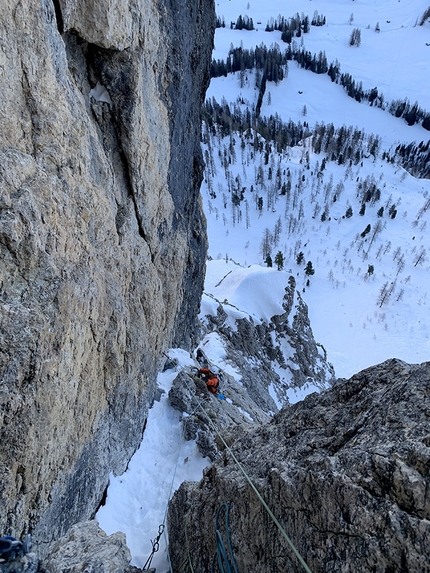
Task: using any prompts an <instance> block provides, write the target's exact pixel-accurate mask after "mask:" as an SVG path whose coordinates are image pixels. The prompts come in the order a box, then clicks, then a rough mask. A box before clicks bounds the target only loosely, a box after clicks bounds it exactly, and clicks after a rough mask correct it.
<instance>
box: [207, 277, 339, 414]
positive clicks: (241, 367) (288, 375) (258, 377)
mask: <svg viewBox="0 0 430 573" xmlns="http://www.w3.org/2000/svg"><path fill="white" fill-rule="evenodd" d="M282 306H283V309H284V311H285V312H283V313H282V314H279V315H274V316H272V317H271V319H270V321H268V322H266V321H262V322H256V321H255V320H254V319H253V318H252V317H251V316H249V317H244V318H240V319H235V328H234V329H232V328H231V327H230V326H229V322H230V321H231V318H230V319H229V320H227V319H228V311H229V310H231V305H230V304H229V303H227V301H223V302H221V301H218V308H217V314H216V315H215V316H214V315H208V316H206V317H205V318H204V321H203V323H204V327H205V332H206V333H209V332H213V331H216V332H217V333H218V335H219V336H220V337H221V338H222V340H223V344H224V346H225V348H226V354H227V356H228V360H229V362H230V363H231V364H232V366H234V368H235V369H236V370H237V371H238V372H239V373H240V375H241V378H242V382H243V384H244V386H245V388H246V390H247V392H248V393H249V395H250V397H251V398H252V399H253V400H254V402H256V403H257V404H259V406H260V407H261V408H263V409H264V410H265V411H266V412H272V413H273V412H275V411H276V410H277V409H278V407H277V405H276V404H275V402H274V401H273V399H272V397H271V395H270V393H269V387H270V386H271V387H272V391H274V392H275V393H276V395H277V399H278V400H277V401H278V402H280V403H281V404H283V403H286V402H288V398H287V390H288V388H301V387H302V386H304V385H305V384H312V385H313V386H316V387H317V388H319V389H324V388H327V387H328V386H329V385H330V383H331V382H332V381H333V380H334V369H333V366H332V365H331V364H330V363H329V362H328V360H327V354H326V352H325V349H324V348H323V346H322V345H321V344H318V343H317V342H316V341H315V338H314V335H313V332H312V328H311V325H310V321H309V317H308V309H307V306H306V304H305V303H304V301H303V299H302V297H301V295H300V293H299V292H298V291H297V290H296V282H295V279H294V277H292V276H290V277H289V278H288V284H287V286H286V287H285V294H284V299H283V303H282ZM274 364H275V365H276V366H277V367H278V368H277V372H281V373H282V372H285V375H283V376H282V377H281V376H280V375H279V374H278V373H277V372H275V371H274Z"/></svg>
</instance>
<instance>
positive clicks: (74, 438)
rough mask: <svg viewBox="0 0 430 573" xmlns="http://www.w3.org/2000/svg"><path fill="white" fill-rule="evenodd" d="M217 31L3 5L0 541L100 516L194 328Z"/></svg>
mask: <svg viewBox="0 0 430 573" xmlns="http://www.w3.org/2000/svg"><path fill="white" fill-rule="evenodd" d="M213 23H214V10H213V5H212V2H211V0H181V1H179V0H160V1H159V2H156V1H152V0H140V1H138V0H85V1H84V0H54V1H52V0H37V1H34V0H2V1H1V11H0V125H1V129H0V289H1V290H0V531H1V532H5V533H9V534H12V535H15V536H16V537H20V536H21V535H22V534H23V533H24V532H27V531H30V532H32V533H33V535H34V538H35V541H36V542H37V543H38V544H39V546H41V544H43V543H45V542H49V541H50V540H52V539H55V538H58V536H60V535H61V534H63V533H64V532H65V531H67V529H68V528H69V527H70V525H71V524H73V523H74V522H76V521H78V520H81V519H86V518H88V517H91V516H92V515H93V513H94V511H95V508H96V506H97V504H98V502H99V501H100V498H101V496H102V494H103V491H104V489H105V487H106V485H107V481H108V476H109V472H111V471H114V472H121V471H123V470H124V469H125V467H126V464H127V461H128V459H129V457H130V455H131V454H132V452H133V451H134V450H135V448H136V447H137V445H138V443H139V441H140V438H141V435H142V431H143V427H144V423H145V419H146V415H147V409H148V405H149V404H150V402H151V400H152V397H153V390H154V378H155V373H156V370H157V367H158V360H159V357H160V354H161V353H162V351H163V350H165V349H166V347H167V345H169V344H172V343H174V344H179V343H181V344H182V345H183V346H184V345H185V346H186V345H187V344H188V345H190V344H191V342H192V341H193V340H192V339H193V337H194V336H195V334H196V314H197V312H198V309H199V302H200V296H201V291H202V284H203V273H204V260H205V256H206V237H205V221H204V216H203V214H202V210H201V204H200V199H199V185H200V182H201V173H202V161H201V152H200V141H199V133H200V119H199V114H200V105H201V102H202V98H203V96H204V92H205V89H206V87H207V84H208V81H209V75H208V65H209V61H210V54H211V49H212V41H213V40H212V38H213ZM184 293H186V296H184Z"/></svg>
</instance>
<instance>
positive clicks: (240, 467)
mask: <svg viewBox="0 0 430 573" xmlns="http://www.w3.org/2000/svg"><path fill="white" fill-rule="evenodd" d="M185 385H186V386H187V388H188V390H189V391H190V392H192V390H191V389H190V387H189V386H188V384H187V383H186V382H185ZM198 405H199V407H200V409H201V410H202V412H203V414H204V415H205V416H206V418H207V420H208V422H209V425H210V426H211V427H212V429H213V430H214V431H215V433H216V434H217V436H218V437H219V438H220V440H221V442H222V443H223V444H224V447H225V448H226V450H227V451H228V452H229V454H230V455H231V457H232V458H233V460H234V462H235V463H236V465H237V466H238V468H239V469H240V471H241V472H242V474H243V475H244V477H245V479H246V481H247V482H248V483H249V485H250V486H251V488H252V490H253V491H254V493H255V495H256V496H257V498H258V499H259V501H260V502H261V504H262V505H263V507H264V509H265V510H266V511H267V513H268V514H269V516H270V518H271V519H272V521H273V522H274V524H275V525H276V527H277V528H278V529H279V531H280V533H281V535H282V536H283V537H284V539H285V540H286V542H287V543H288V545H289V546H290V548H291V550H292V551H293V553H294V555H295V556H296V557H297V559H298V560H299V562H300V564H301V565H302V567H303V569H304V570H305V571H306V573H312V571H311V570H310V568H309V567H308V565H307V563H306V561H305V560H304V559H303V557H302V556H301V555H300V553H299V551H298V549H297V548H296V546H295V545H294V543H293V542H292V540H291V539H290V537H289V536H288V535H287V532H286V531H285V529H284V528H283V526H282V525H281V523H280V522H279V520H278V519H277V518H276V516H275V515H274V513H273V511H272V510H271V509H270V507H269V506H268V505H267V503H266V502H265V501H264V499H263V497H262V495H261V494H260V492H259V491H258V489H257V488H256V486H255V485H254V483H253V481H252V480H251V478H250V477H249V475H248V474H247V473H246V471H245V469H244V468H243V466H242V464H241V463H240V462H239V460H238V459H237V458H236V456H235V455H234V453H233V451H232V450H231V448H230V446H229V445H228V444H227V442H226V441H225V440H224V438H223V437H222V435H221V433H220V431H219V430H218V428H217V426H216V424H215V423H214V421H213V420H212V419H211V418H210V417H209V415H208V414H207V412H206V410H205V409H204V408H203V406H202V402H201V401H200V400H198ZM189 559H190V558H189ZM190 562H191V561H190Z"/></svg>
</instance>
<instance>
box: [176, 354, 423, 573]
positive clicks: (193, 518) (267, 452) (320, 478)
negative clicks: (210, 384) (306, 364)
mask: <svg viewBox="0 0 430 573" xmlns="http://www.w3.org/2000/svg"><path fill="white" fill-rule="evenodd" d="M429 428H430V363H424V364H421V365H409V364H406V363H404V362H401V361H399V360H394V359H393V360H389V361H387V362H384V363H383V364H380V365H378V366H375V367H372V368H369V369H367V370H364V371H362V372H360V373H359V374H357V375H355V376H353V377H352V378H351V379H350V380H348V381H346V380H339V381H337V382H336V383H335V384H334V386H333V387H332V388H331V389H330V390H326V391H325V392H323V393H322V394H320V395H317V394H312V395H310V396H308V397H307V398H306V399H305V400H304V401H303V402H299V403H297V404H294V405H291V406H286V407H285V408H283V409H282V410H281V411H280V412H279V413H278V414H276V415H275V416H274V418H273V420H272V421H271V422H270V423H269V424H267V425H264V426H261V427H259V428H257V429H256V430H254V431H253V432H248V433H247V434H246V435H245V436H243V437H241V438H240V439H239V440H237V441H236V442H235V443H234V444H233V445H232V446H231V450H230V451H229V450H226V451H225V452H224V454H223V456H222V459H220V460H218V461H217V462H216V463H214V464H213V465H212V466H211V467H209V468H208V469H207V471H206V473H205V475H204V477H203V479H202V480H201V482H200V483H198V484H195V483H191V482H187V483H184V484H183V485H182V486H181V488H180V489H179V490H178V491H177V492H176V494H175V496H174V498H173V501H172V502H171V504H170V508H169V538H170V556H171V559H172V564H173V565H172V566H173V569H174V570H176V568H177V567H179V564H180V563H183V562H185V561H186V560H187V559H188V557H189V556H190V558H191V560H192V564H193V569H194V570H195V571H208V570H210V567H211V563H212V558H213V555H214V553H215V550H216V538H215V516H216V513H217V510H218V508H219V507H220V506H221V504H223V503H225V502H229V503H230V519H229V527H230V534H231V542H232V547H233V551H234V554H235V558H236V562H237V566H238V570H239V571H249V572H250V573H252V572H254V571H255V572H257V571H258V572H260V573H261V572H263V573H264V572H267V573H273V572H275V571H279V572H284V571H297V572H299V571H303V570H304V569H303V567H302V565H301V564H300V563H299V561H298V559H297V557H296V556H295V555H294V553H293V551H292V550H291V547H290V546H289V544H288V542H287V541H286V539H285V537H284V536H283V534H282V533H281V531H280V529H279V528H278V527H277V526H276V525H275V523H274V521H273V520H272V519H271V518H270V517H269V515H268V513H267V512H266V510H265V509H264V507H263V505H262V503H261V502H260V500H259V499H258V498H257V496H256V494H255V492H254V491H253V489H252V488H251V486H250V484H249V482H248V481H247V479H246V477H245V475H244V473H243V472H242V470H241V469H240V468H239V467H238V465H237V464H236V462H235V461H234V459H233V455H234V457H235V458H236V459H237V460H238V462H239V463H240V464H241V467H242V468H243V469H244V471H245V472H246V474H247V476H249V479H250V480H251V481H252V483H253V484H254V485H255V486H256V488H257V489H258V491H259V492H260V494H261V495H262V498H263V499H264V500H265V502H266V503H267V504H268V507H269V508H270V509H271V511H272V512H273V514H274V516H275V517H276V519H278V520H279V524H280V526H281V527H282V529H283V531H284V532H285V533H286V534H287V535H288V536H289V537H290V538H291V540H292V542H293V544H294V546H295V547H296V549H297V550H298V552H299V553H300V554H301V556H302V557H303V559H304V560H305V561H306V563H307V565H308V566H309V568H310V569H311V570H312V571H313V572H314V573H315V572H318V571H321V572H327V571H330V572H339V573H340V572H342V573H345V572H357V573H358V572H362V571H393V572H394V571H409V572H414V573H422V572H425V571H429V566H428V564H429V562H430V549H429V548H430V433H429ZM185 531H186V533H185ZM221 534H222V536H223V537H224V541H225V543H226V546H227V540H226V532H225V530H224V529H222V531H221Z"/></svg>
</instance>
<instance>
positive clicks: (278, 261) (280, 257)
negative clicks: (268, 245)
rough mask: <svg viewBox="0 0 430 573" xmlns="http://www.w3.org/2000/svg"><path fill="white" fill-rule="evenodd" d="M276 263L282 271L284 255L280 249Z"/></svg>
mask: <svg viewBox="0 0 430 573" xmlns="http://www.w3.org/2000/svg"><path fill="white" fill-rule="evenodd" d="M275 264H276V265H277V267H278V271H281V270H282V269H283V268H284V255H283V254H282V251H278V252H277V253H276V256H275Z"/></svg>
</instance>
